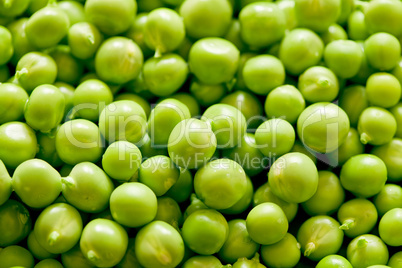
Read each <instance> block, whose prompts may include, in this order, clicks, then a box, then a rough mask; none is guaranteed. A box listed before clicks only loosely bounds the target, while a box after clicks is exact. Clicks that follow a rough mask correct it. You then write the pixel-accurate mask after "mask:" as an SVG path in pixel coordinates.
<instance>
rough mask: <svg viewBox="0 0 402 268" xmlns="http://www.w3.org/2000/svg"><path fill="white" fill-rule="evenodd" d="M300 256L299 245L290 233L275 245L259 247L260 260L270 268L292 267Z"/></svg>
mask: <svg viewBox="0 0 402 268" xmlns="http://www.w3.org/2000/svg"><path fill="white" fill-rule="evenodd" d="M300 256H301V253H300V244H299V243H298V242H297V240H296V238H295V237H294V236H293V235H292V234H290V233H287V234H286V235H285V236H284V237H283V238H282V239H281V240H280V241H279V242H277V243H275V244H272V245H263V246H262V247H261V257H262V260H263V261H264V263H265V264H266V265H268V266H270V267H294V266H296V264H297V263H298V262H299V260H300Z"/></svg>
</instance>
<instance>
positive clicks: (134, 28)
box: [125, 1, 154, 59]
mask: <svg viewBox="0 0 402 268" xmlns="http://www.w3.org/2000/svg"><path fill="white" fill-rule="evenodd" d="M143 2H149V1H143ZM147 18H148V13H139V14H137V15H136V17H135V19H134V21H133V23H132V24H131V26H130V28H129V29H128V31H127V32H126V34H125V36H126V37H128V38H130V39H132V40H133V41H134V42H135V43H137V45H138V46H139V47H140V48H141V50H142V53H143V54H144V58H145V59H146V58H149V57H150V56H151V55H153V53H154V52H153V51H152V50H151V49H150V48H149V47H148V46H147V44H146V43H145V40H144V27H145V24H146V22H147Z"/></svg>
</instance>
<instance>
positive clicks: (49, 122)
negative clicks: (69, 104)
mask: <svg viewBox="0 0 402 268" xmlns="http://www.w3.org/2000/svg"><path fill="white" fill-rule="evenodd" d="M64 109H65V98H64V95H63V93H61V91H60V89H58V88H57V87H55V86H53V85H40V86H38V87H36V88H35V89H34V90H33V91H32V93H31V95H30V96H29V99H28V101H27V103H26V105H25V110H24V117H25V120H26V122H27V124H28V125H29V126H30V127H32V128H33V129H35V130H39V131H41V132H44V133H48V132H50V131H51V130H52V129H54V128H55V127H57V126H58V125H59V124H60V122H61V120H62V119H63V115H64Z"/></svg>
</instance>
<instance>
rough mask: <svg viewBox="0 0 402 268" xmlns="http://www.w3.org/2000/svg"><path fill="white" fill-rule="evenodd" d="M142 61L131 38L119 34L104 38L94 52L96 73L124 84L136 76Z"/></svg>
mask: <svg viewBox="0 0 402 268" xmlns="http://www.w3.org/2000/svg"><path fill="white" fill-rule="evenodd" d="M104 1H109V0H104ZM119 1H120V0H119ZM89 2H90V1H89ZM92 2H96V1H92ZM101 2H102V1H101ZM129 2H131V1H129ZM87 3H88V2H87ZM133 3H135V2H133ZM119 21H120V19H119ZM143 61H144V57H143V55H142V51H141V49H140V47H139V46H138V45H137V44H136V43H135V42H134V41H133V40H131V39H128V38H126V37H119V36H115V37H111V38H109V39H106V40H105V41H104V42H103V43H102V44H101V46H100V47H99V49H98V51H97V52H96V56H95V69H96V74H97V75H98V76H99V77H100V78H101V79H102V80H103V81H105V82H109V83H113V84H124V83H127V82H128V81H130V80H132V79H135V78H137V77H138V75H139V74H140V71H141V68H142V65H143Z"/></svg>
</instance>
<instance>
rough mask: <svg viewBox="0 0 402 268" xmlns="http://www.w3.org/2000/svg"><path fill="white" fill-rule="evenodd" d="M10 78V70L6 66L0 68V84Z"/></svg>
mask: <svg viewBox="0 0 402 268" xmlns="http://www.w3.org/2000/svg"><path fill="white" fill-rule="evenodd" d="M9 79H11V78H10V70H9V69H8V66H7V65H1V66H0V83H4V82H7V81H8V80H9Z"/></svg>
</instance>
